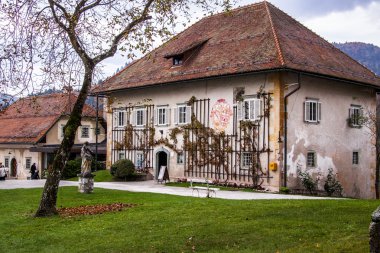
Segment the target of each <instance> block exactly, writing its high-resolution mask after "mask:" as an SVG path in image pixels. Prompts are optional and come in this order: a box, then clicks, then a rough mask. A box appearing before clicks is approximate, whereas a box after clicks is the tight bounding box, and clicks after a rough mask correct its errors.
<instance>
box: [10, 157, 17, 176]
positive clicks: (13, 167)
mask: <svg viewBox="0 0 380 253" xmlns="http://www.w3.org/2000/svg"><path fill="white" fill-rule="evenodd" d="M16 176H17V161H16V159H15V158H12V160H11V177H16Z"/></svg>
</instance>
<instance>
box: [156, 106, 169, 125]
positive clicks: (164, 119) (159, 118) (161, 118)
mask: <svg viewBox="0 0 380 253" xmlns="http://www.w3.org/2000/svg"><path fill="white" fill-rule="evenodd" d="M169 119H170V110H169V108H167V107H158V108H157V109H156V114H155V118H154V121H155V125H158V126H165V125H169Z"/></svg>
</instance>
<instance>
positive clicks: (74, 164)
mask: <svg viewBox="0 0 380 253" xmlns="http://www.w3.org/2000/svg"><path fill="white" fill-rule="evenodd" d="M81 166H82V158H80V157H78V158H76V159H74V160H69V161H67V163H66V167H65V169H64V170H63V174H62V179H68V178H72V177H76V176H77V175H78V174H80V173H81V171H82V169H81ZM98 170H104V166H103V164H102V163H101V162H97V163H96V162H95V160H93V161H92V163H91V171H98Z"/></svg>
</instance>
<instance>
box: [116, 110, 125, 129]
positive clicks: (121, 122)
mask: <svg viewBox="0 0 380 253" xmlns="http://www.w3.org/2000/svg"><path fill="white" fill-rule="evenodd" d="M114 126H115V127H124V126H125V111H119V110H118V111H116V112H114Z"/></svg>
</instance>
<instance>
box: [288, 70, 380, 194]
mask: <svg viewBox="0 0 380 253" xmlns="http://www.w3.org/2000/svg"><path fill="white" fill-rule="evenodd" d="M307 97H309V98H317V99H319V102H321V103H322V109H321V111H322V115H321V122H320V123H319V124H311V123H305V122H304V104H303V103H304V101H305V100H306V98H307ZM351 104H355V105H361V106H363V108H364V111H366V110H367V111H368V110H375V108H376V107H375V106H376V96H375V91H374V90H373V89H371V88H367V87H363V86H358V85H353V84H348V83H342V82H337V81H330V80H325V79H319V78H311V77H302V79H301V89H300V90H298V91H297V92H296V93H294V94H293V95H291V96H290V98H289V99H288V153H287V158H288V159H287V171H288V186H289V187H290V188H301V185H300V181H299V179H297V169H301V170H302V171H308V172H309V173H311V174H312V175H313V177H316V176H317V175H318V174H320V175H321V177H322V179H321V180H320V183H319V189H320V190H323V184H324V181H325V180H324V178H325V177H326V175H327V173H328V169H329V168H332V169H333V170H334V172H335V173H337V177H338V180H339V181H340V182H341V184H342V186H343V190H344V195H345V196H349V197H357V198H374V196H375V191H374V180H375V166H376V160H375V159H376V157H375V149H374V146H373V144H372V141H373V140H372V139H371V136H370V133H369V129H368V128H366V127H361V128H352V127H350V126H349V125H348V123H347V119H348V115H349V108H350V106H351ZM308 151H314V152H315V153H316V155H317V158H316V166H315V167H313V168H309V167H307V166H306V165H307V163H306V156H307V152H308ZM354 151H355V152H359V164H358V165H353V164H352V153H353V152H354Z"/></svg>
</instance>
